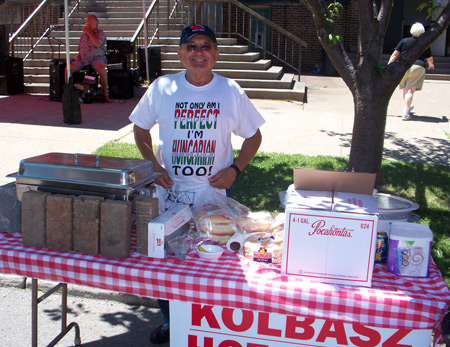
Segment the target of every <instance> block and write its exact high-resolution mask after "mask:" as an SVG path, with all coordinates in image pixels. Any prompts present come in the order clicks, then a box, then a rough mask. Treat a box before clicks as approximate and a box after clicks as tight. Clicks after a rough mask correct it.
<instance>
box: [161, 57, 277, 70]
mask: <svg viewBox="0 0 450 347" xmlns="http://www.w3.org/2000/svg"><path fill="white" fill-rule="evenodd" d="M271 65H272V61H271V60H262V59H260V60H258V61H255V62H245V61H244V62H241V61H221V60H219V61H218V62H217V63H216V64H215V65H214V68H215V69H218V70H224V69H227V70H245V71H253V70H268V69H269V68H270V66H271ZM161 66H162V68H163V69H180V70H181V69H183V64H182V63H181V62H180V61H179V60H163V61H162V62H161Z"/></svg>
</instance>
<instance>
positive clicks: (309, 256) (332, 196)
mask: <svg viewBox="0 0 450 347" xmlns="http://www.w3.org/2000/svg"><path fill="white" fill-rule="evenodd" d="M375 178H376V176H375V174H366V173H353V172H330V171H319V170H310V169H294V186H293V188H292V190H291V191H290V192H288V195H289V198H288V202H287V205H286V223H285V239H284V245H283V260H282V267H281V269H282V273H283V274H287V275H292V276H302V277H304V278H306V279H309V280H311V281H317V282H324V283H334V284H343V285H358V286H366V287H370V286H371V282H372V271H373V265H374V260H375V248H376V239H377V222H378V209H377V206H376V202H375V199H374V197H373V195H372V192H373V187H374V184H375ZM309 188H314V189H309ZM322 188H323V189H322ZM330 189H331V190H330ZM369 194H370V195H369Z"/></svg>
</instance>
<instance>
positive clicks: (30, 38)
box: [1, 0, 81, 60]
mask: <svg viewBox="0 0 450 347" xmlns="http://www.w3.org/2000/svg"><path fill="white" fill-rule="evenodd" d="M80 1H81V0H77V1H76V3H75V5H74V7H73V9H72V11H71V13H72V12H73V11H74V10H75V9H76V8H77V7H78V4H79V2H80ZM36 4H37V3H36V1H34V2H33V1H14V2H6V3H5V4H3V5H7V6H3V5H2V10H3V11H2V12H1V13H3V14H4V16H5V18H6V15H5V14H6V13H9V16H10V21H11V22H12V21H13V17H14V15H13V12H15V11H19V12H20V11H22V12H23V11H24V10H25V8H26V9H28V10H29V12H31V13H29V15H27V18H26V19H25V20H24V21H23V23H22V24H21V25H20V26H18V25H17V26H14V25H12V24H9V28H8V29H9V30H8V31H14V32H13V34H12V35H11V36H10V38H9V47H10V50H11V55H12V56H18V57H21V58H23V60H26V59H27V58H28V57H29V56H30V55H32V54H33V53H34V49H35V48H36V46H37V45H38V44H39V42H40V41H41V40H42V39H43V38H44V37H46V36H47V34H48V32H49V31H50V27H51V25H53V24H55V23H57V22H58V19H59V18H60V17H61V13H60V11H55V8H54V7H53V0H42V1H41V2H40V3H38V4H37V5H36ZM58 4H59V2H58ZM33 6H34V9H33V10H32V11H31V8H33ZM19 18H20V16H19ZM19 38H22V39H23V40H22V41H23V42H20V43H19ZM16 46H19V47H20V51H19V52H17V50H16Z"/></svg>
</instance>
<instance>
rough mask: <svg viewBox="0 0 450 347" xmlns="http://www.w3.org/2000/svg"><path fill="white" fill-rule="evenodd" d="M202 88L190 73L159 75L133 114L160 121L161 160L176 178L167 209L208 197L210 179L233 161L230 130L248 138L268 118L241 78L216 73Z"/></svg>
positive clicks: (148, 122)
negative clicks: (238, 80) (240, 82)
mask: <svg viewBox="0 0 450 347" xmlns="http://www.w3.org/2000/svg"><path fill="white" fill-rule="evenodd" d="M213 75H214V77H213V79H212V81H211V82H210V83H208V84H207V85H205V86H202V87H196V86H194V85H192V84H190V83H189V82H188V81H187V80H186V77H185V72H181V73H178V74H175V75H166V76H162V77H159V78H158V79H156V80H155V81H154V82H153V83H152V84H151V85H150V87H149V88H148V90H147V92H146V93H145V94H144V96H143V97H142V99H141V100H140V102H139V103H138V105H137V106H136V107H135V109H134V110H133V112H132V113H131V115H130V118H129V119H130V120H131V121H132V122H133V123H134V124H136V125H137V126H139V127H141V128H143V129H147V130H149V129H151V128H152V127H153V126H154V125H155V124H156V123H158V124H159V140H160V146H159V149H158V153H157V158H158V161H159V162H160V163H161V164H162V165H163V166H164V168H165V169H166V170H167V172H168V174H169V176H170V178H171V179H172V180H173V181H174V185H173V188H172V189H170V191H166V192H161V191H160V195H159V197H160V199H161V198H162V199H164V200H165V201H166V205H165V208H169V207H170V205H171V204H173V203H189V204H190V205H191V206H192V205H194V204H196V203H197V202H198V201H199V200H204V199H205V195H206V196H207V195H208V194H209V193H208V190H209V189H214V188H212V187H211V186H210V185H209V182H208V178H209V177H212V176H214V175H215V174H216V173H217V172H219V171H220V170H222V169H224V168H226V167H229V166H230V165H231V164H232V163H233V159H234V154H233V148H232V145H231V133H233V134H235V135H238V136H241V137H243V138H249V137H251V136H253V135H254V134H255V133H256V131H257V130H258V128H259V127H261V125H263V124H264V119H263V118H262V116H261V114H260V113H259V112H258V110H257V109H256V108H255V107H254V106H253V104H252V103H251V101H250V100H249V99H248V97H247V95H246V94H245V93H244V91H243V90H242V89H241V88H240V87H239V86H238V85H237V83H236V82H234V81H232V80H230V79H228V78H225V77H223V76H220V75H217V74H213Z"/></svg>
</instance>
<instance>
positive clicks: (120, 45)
mask: <svg viewBox="0 0 450 347" xmlns="http://www.w3.org/2000/svg"><path fill="white" fill-rule="evenodd" d="M106 49H107V50H108V51H118V52H119V53H123V54H132V53H133V44H132V43H131V41H130V40H126V39H113V40H109V39H108V40H106Z"/></svg>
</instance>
